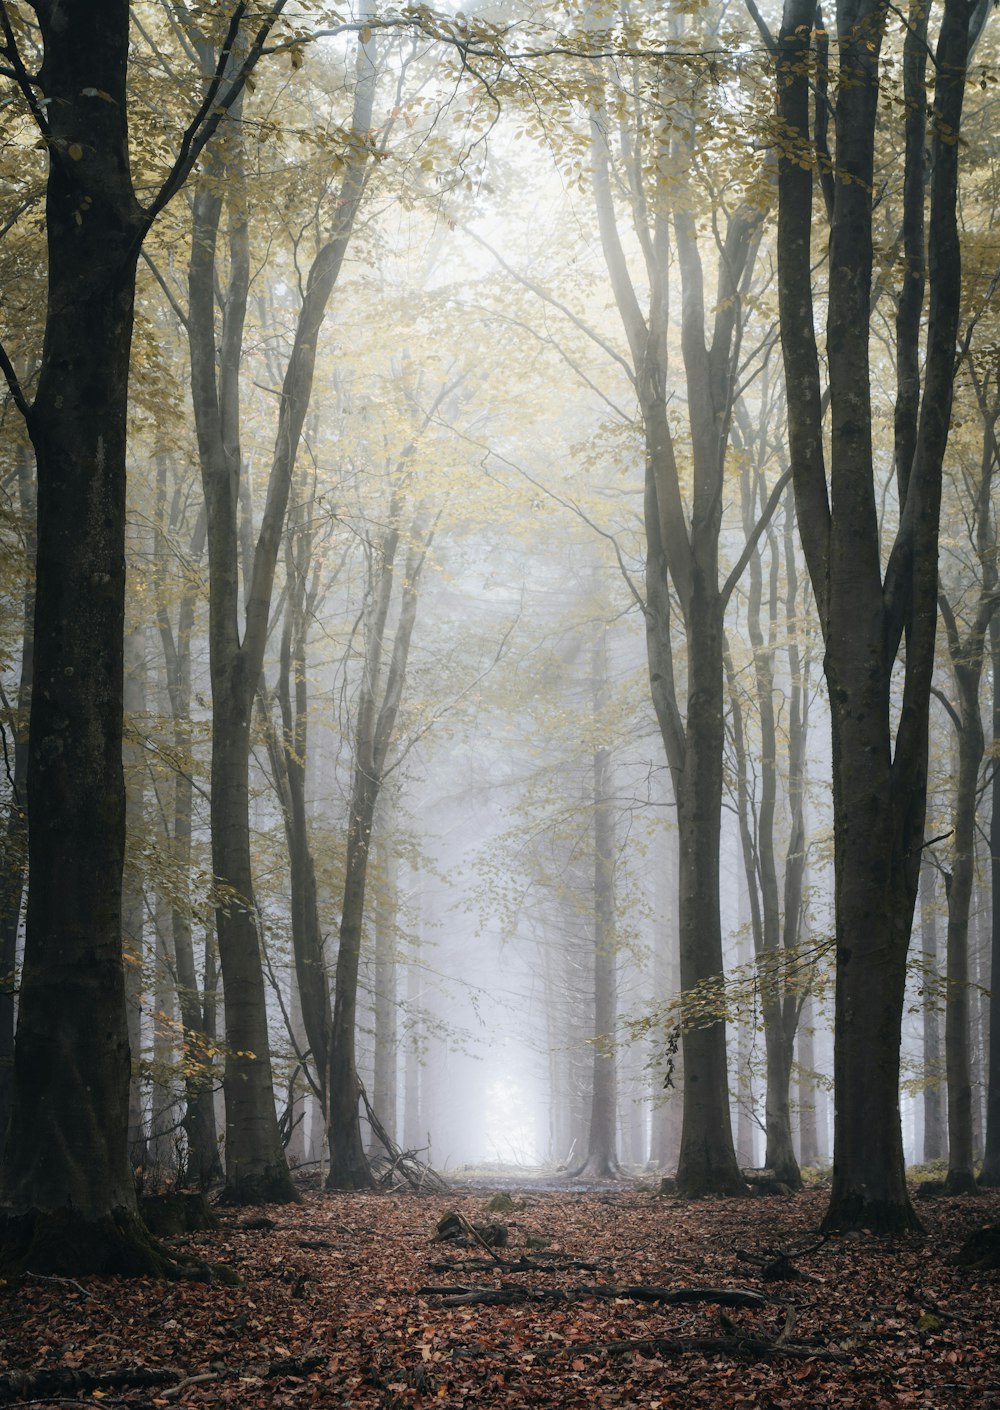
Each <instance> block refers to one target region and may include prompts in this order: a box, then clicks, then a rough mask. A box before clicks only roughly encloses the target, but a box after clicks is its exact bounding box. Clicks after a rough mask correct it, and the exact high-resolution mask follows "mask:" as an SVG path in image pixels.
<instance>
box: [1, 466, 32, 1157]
mask: <svg viewBox="0 0 1000 1410" xmlns="http://www.w3.org/2000/svg"><path fill="white" fill-rule="evenodd" d="M17 486H18V501H19V507H20V512H21V523H22V533H23V535H24V556H25V569H26V571H25V580H24V607H23V616H22V622H23V626H22V630H21V679H20V683H19V685H18V691H17V705H16V711H17V713H16V715H15V717H14V719H13V720H11V721H10V722H9V723H10V727H11V732H12V734H13V756H14V757H13V761H12V762H13V768H12V772H11V799H10V803H9V805H8V811H7V817H6V819H5V822H4V825H3V826H4V837H3V848H2V862H0V1156H2V1154H3V1146H4V1143H5V1139H6V1135H7V1124H8V1122H9V1121H10V1104H11V1094H12V1090H13V1089H12V1079H13V1072H14V1013H15V1007H14V1000H15V993H16V980H15V972H16V969H17V936H18V930H19V928H20V923H21V902H22V900H23V898H24V883H25V879H26V877H27V874H28V712H29V707H30V704H31V679H32V673H33V670H34V644H35V642H34V616H35V562H34V560H35V467H34V463H33V460H32V457H31V453H30V450H29V448H28V446H27V445H26V444H24V443H21V444H19V445H18V448H17Z"/></svg>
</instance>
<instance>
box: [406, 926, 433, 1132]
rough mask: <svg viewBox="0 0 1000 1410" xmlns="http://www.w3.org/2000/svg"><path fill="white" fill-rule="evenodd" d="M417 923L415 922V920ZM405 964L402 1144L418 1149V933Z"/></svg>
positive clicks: (420, 1117) (423, 1127)
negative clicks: (405, 1025)
mask: <svg viewBox="0 0 1000 1410" xmlns="http://www.w3.org/2000/svg"><path fill="white" fill-rule="evenodd" d="M418 925H419V922H418ZM412 943H413V948H412V952H411V954H410V958H409V960H408V962H407V965H406V1020H407V1028H408V1032H407V1035H406V1046H405V1049H404V1053H405V1056H404V1064H403V1145H404V1146H405V1148H406V1149H407V1150H408V1151H414V1150H421V1149H422V1148H423V1145H424V1142H425V1140H426V1138H427V1131H426V1121H425V1119H424V1111H423V1106H422V1104H421V1088H422V1082H421V1077H422V1067H423V1024H422V1023H421V1020H420V1013H421V1010H422V1005H423V984H422V981H421V977H420V934H419V930H418V933H417V935H416V936H415V937H414V939H413V942H412Z"/></svg>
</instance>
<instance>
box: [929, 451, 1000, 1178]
mask: <svg viewBox="0 0 1000 1410" xmlns="http://www.w3.org/2000/svg"><path fill="white" fill-rule="evenodd" d="M985 485H986V496H987V499H986V503H985V505H984V506H982V507H985V508H986V509H987V512H988V506H989V500H988V496H989V476H987V477H985ZM983 561H984V564H985V560H983ZM995 571H996V570H995V568H994V569H993V576H994V577H995ZM939 602H940V609H941V616H942V620H943V621H944V625H945V634H946V638H947V642H948V653H949V657H950V660H951V669H952V677H953V680H954V684H955V691H956V694H957V697H958V709H957V711H956V710H954V708H952V710H951V712H950V713H951V714H952V719H953V722H954V724H955V728H956V734H957V755H958V760H957V763H958V768H957V775H956V778H955V791H954V799H953V805H952V821H953V828H954V838H953V842H952V849H951V853H952V857H951V871H950V872H946V873H945V892H946V895H947V899H948V939H947V950H946V979H947V984H946V993H945V1019H944V1047H945V1071H946V1075H947V1084H948V1175H947V1178H946V1181H945V1190H946V1193H948V1194H967V1193H969V1192H970V1191H971V1190H973V1189H975V1185H976V1179H975V1172H974V1170H973V1137H972V1071H971V1051H970V1044H971V1034H970V1023H971V1017H972V1015H971V1011H970V1003H969V911H970V906H971V903H972V890H973V885H974V882H975V869H976V805H977V802H978V797H977V794H978V785H979V769H980V766H981V764H982V760H983V754H984V752H985V737H984V732H983V723H982V717H981V714H980V707H979V687H980V681H981V678H982V669H983V658H984V654H985V643H986V631H987V628H988V622H989V618H990V617H992V615H993V610H994V602H995V598H994V592H993V591H987V590H986V583H985V578H984V592H983V594H982V596H981V597H980V600H979V604H978V610H977V612H976V614H975V621H974V622H973V623H972V625H971V626H970V628H969V630H968V632H967V633H966V634H965V636H964V637H963V636H962V635H961V633H960V631H959V626H958V623H957V622H956V618H955V613H954V611H953V610H952V607H951V603H950V602H949V600H948V598H947V595H946V594H945V593H944V592H943V591H942V592H941V593H940V596H939Z"/></svg>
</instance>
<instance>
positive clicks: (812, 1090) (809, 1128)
mask: <svg viewBox="0 0 1000 1410" xmlns="http://www.w3.org/2000/svg"><path fill="white" fill-rule="evenodd" d="M813 1022H814V1019H813V1000H812V996H811V995H808V996H807V997H806V1001H805V1003H804V1004H803V1006H802V1013H801V1015H800V1017H799V1023H798V1027H797V1029H796V1040H797V1042H798V1048H799V1080H798V1100H799V1161H800V1162H801V1164H802V1165H804V1166H806V1167H807V1168H808V1167H813V1166H815V1165H817V1164H818V1162H819V1136H818V1130H817V1124H818V1123H817V1120H816V1116H817V1113H816V1097H817V1092H816V1082H815V1079H814V1078H813V1075H812V1074H813V1073H814V1072H815V1070H816V1048H815V1042H814V1037H815V1035H814V1031H813Z"/></svg>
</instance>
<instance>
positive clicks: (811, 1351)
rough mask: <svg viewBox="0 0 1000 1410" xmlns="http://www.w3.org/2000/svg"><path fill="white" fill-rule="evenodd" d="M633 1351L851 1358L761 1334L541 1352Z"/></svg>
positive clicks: (641, 1340)
mask: <svg viewBox="0 0 1000 1410" xmlns="http://www.w3.org/2000/svg"><path fill="white" fill-rule="evenodd" d="M630 1351H644V1352H648V1353H649V1354H650V1355H656V1356H691V1355H694V1354H699V1355H703V1356H711V1355H716V1356H740V1357H749V1358H750V1359H752V1360H767V1359H768V1358H769V1357H772V1356H789V1357H792V1358H793V1359H795V1360H798V1361H810V1360H812V1361H836V1362H838V1363H840V1364H847V1362H848V1361H849V1358H848V1357H847V1356H845V1355H844V1354H843V1352H840V1351H829V1350H827V1349H826V1348H825V1347H815V1346H799V1345H793V1344H789V1343H788V1342H780V1341H778V1342H773V1341H762V1340H761V1339H760V1338H759V1337H636V1338H630V1339H629V1340H628V1341H604V1342H602V1341H592V1342H573V1343H572V1345H571V1346H568V1347H559V1348H558V1349H557V1350H554V1351H540V1352H538V1353H537V1359H538V1360H539V1361H552V1360H554V1359H555V1357H557V1356H574V1357H576V1356H581V1355H585V1354H600V1355H604V1356H627V1355H628V1353H629V1352H630Z"/></svg>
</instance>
